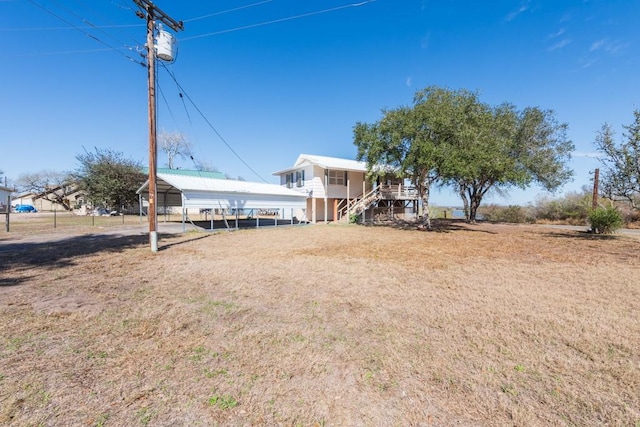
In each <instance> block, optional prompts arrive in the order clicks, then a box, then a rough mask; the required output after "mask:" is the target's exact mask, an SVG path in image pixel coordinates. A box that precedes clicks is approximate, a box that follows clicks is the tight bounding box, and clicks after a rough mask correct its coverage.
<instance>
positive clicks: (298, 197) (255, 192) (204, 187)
mask: <svg viewBox="0 0 640 427" xmlns="http://www.w3.org/2000/svg"><path fill="white" fill-rule="evenodd" d="M156 176H157V181H156V189H157V194H158V196H157V203H156V206H157V207H158V208H160V207H165V208H168V207H181V208H182V213H183V215H182V217H183V224H184V221H185V213H186V210H187V209H192V208H193V209H236V210H238V209H247V210H250V209H271V210H275V209H277V210H279V211H281V212H283V214H284V215H287V214H288V213H291V217H292V218H293V216H294V215H293V213H294V212H297V213H298V215H300V212H301V213H302V216H301V217H299V218H300V219H301V220H303V221H306V204H307V202H306V199H307V196H306V195H305V194H301V193H298V192H296V191H293V190H290V189H288V188H285V187H282V186H280V185H275V184H263V183H260V182H247V181H234V180H228V179H216V178H209V177H203V176H197V175H193V176H186V175H177V174H171V173H158V174H157V175H156ZM148 189H149V181H148V180H147V182H145V183H144V185H143V186H142V187H140V189H138V191H137V193H138V194H139V195H140V197H141V198H146V200H148V198H149V190H148ZM141 205H142V203H141Z"/></svg>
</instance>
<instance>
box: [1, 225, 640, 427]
mask: <svg viewBox="0 0 640 427" xmlns="http://www.w3.org/2000/svg"><path fill="white" fill-rule="evenodd" d="M441 227H442V228H441V229H440V230H439V231H436V232H422V231H417V230H415V228H413V227H409V228H408V229H401V228H392V227H363V226H349V225H317V226H308V227H279V228H277V229H261V230H247V231H237V232H233V233H221V234H198V233H187V234H186V235H181V236H175V237H166V238H163V239H161V241H160V246H161V250H160V251H159V252H158V253H157V254H152V253H151V252H150V251H149V249H148V246H147V244H146V237H144V236H142V237H140V236H129V237H122V236H120V237H118V236H104V237H101V238H89V237H86V238H79V237H70V238H69V239H68V240H66V241H63V242H61V243H40V244H38V243H22V244H20V242H19V240H17V241H15V242H13V243H12V242H7V241H5V242H4V248H3V247H2V246H0V250H2V249H4V250H3V251H0V425H9V426H63V425H64V426H66V425H74V426H143V425H149V426H198V425H200V426H215V425H220V426H262V425H264V426H298V425H299V426H449V425H456V426H596V425H607V426H640V322H639V319H638V315H639V313H640V240H639V239H637V238H632V237H623V236H618V237H614V238H604V237H598V236H591V235H588V234H586V233H582V232H577V231H562V230H555V229H551V228H544V227H532V226H531V227H530V226H505V225H490V224H481V225H476V226H468V225H465V224H462V223H444V224H443V223H441ZM3 236H6V235H3ZM3 236H0V239H1V238H3Z"/></svg>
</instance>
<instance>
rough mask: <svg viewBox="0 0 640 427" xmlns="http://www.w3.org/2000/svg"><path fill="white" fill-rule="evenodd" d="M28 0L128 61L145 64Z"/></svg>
mask: <svg viewBox="0 0 640 427" xmlns="http://www.w3.org/2000/svg"><path fill="white" fill-rule="evenodd" d="M28 1H29V3H31V4H32V5H34V6H36V7H37V8H39V9H41V10H43V11H45V12H46V13H48V14H49V15H51V16H53V17H54V18H56V19H59V20H60V21H62V22H64V23H65V24H67V25H70V26H71V27H73V28H75V29H76V30H78V31H80V32H81V33H82V34H84V35H86V36H87V37H89V38H91V39H93V40H95V41H97V42H98V43H100V44H103V45H105V46H106V47H108V48H109V49H111V50H114V51H116V52H118V53H119V54H120V55H122V56H124V57H125V58H127V59H128V60H130V61H132V62H135V63H137V64H139V65H142V66H145V64H144V63H143V62H141V61H138V60H137V59H134V58H132V57H130V56H129V55H127V54H125V53H124V52H122V51H121V50H119V49H117V48H115V47H113V46H111V45H110V44H109V43H107V42H105V41H104V40H101V39H99V38H98V37H96V36H94V35H93V34H91V33H88V32H86V31H84V30H83V29H81V28H80V27H78V26H77V25H75V24H73V23H72V22H69V21H67V20H66V19H64V18H63V17H61V16H59V15H57V14H56V13H54V12H52V11H51V10H49V9H47V8H46V7H44V6H42V5H40V4H38V3H36V2H35V1H33V0H28Z"/></svg>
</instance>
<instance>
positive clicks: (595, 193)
mask: <svg viewBox="0 0 640 427" xmlns="http://www.w3.org/2000/svg"><path fill="white" fill-rule="evenodd" d="M599 180H600V169H596V170H595V172H594V174H593V202H592V204H591V207H592V208H593V209H597V208H598V181H599Z"/></svg>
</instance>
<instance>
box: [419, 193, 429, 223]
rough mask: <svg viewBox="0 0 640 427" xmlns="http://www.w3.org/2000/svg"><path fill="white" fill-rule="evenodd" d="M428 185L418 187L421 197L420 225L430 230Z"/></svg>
mask: <svg viewBox="0 0 640 427" xmlns="http://www.w3.org/2000/svg"><path fill="white" fill-rule="evenodd" d="M429 187H430V186H429V185H423V186H421V188H420V193H421V194H420V198H421V199H422V225H423V226H424V227H426V228H427V230H431V212H430V210H429V193H430V188H429Z"/></svg>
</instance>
